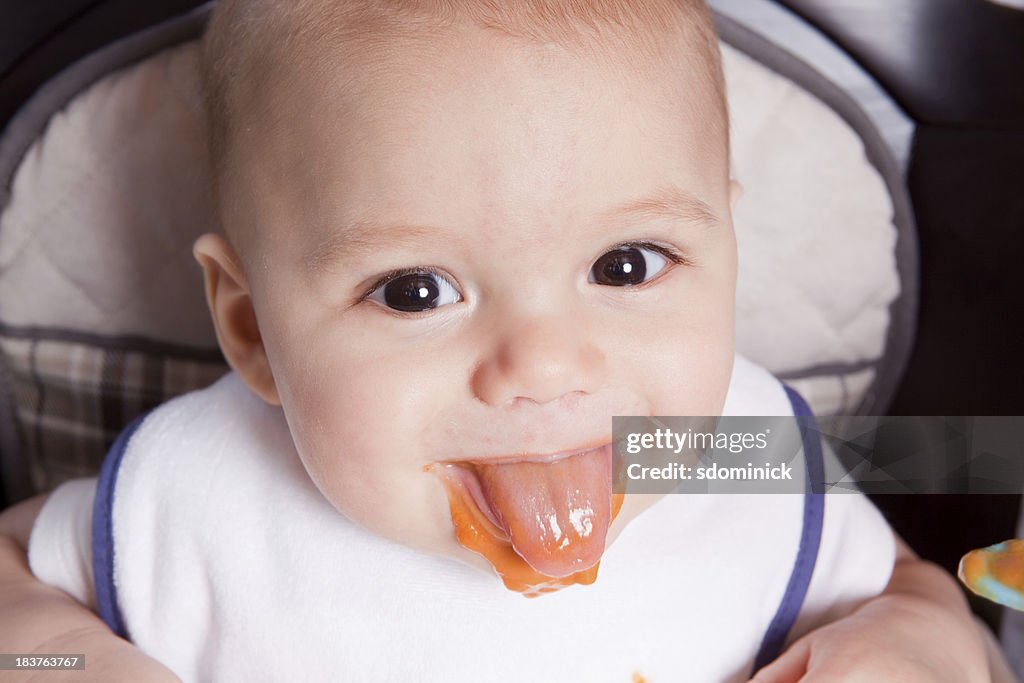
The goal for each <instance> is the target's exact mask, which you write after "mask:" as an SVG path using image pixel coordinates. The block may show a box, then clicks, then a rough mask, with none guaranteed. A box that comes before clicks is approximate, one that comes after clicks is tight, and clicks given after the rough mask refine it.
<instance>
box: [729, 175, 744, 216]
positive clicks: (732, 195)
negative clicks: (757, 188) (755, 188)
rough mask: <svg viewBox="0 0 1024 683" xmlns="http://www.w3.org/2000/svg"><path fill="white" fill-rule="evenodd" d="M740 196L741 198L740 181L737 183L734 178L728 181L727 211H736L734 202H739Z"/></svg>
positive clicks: (741, 188) (741, 187)
mask: <svg viewBox="0 0 1024 683" xmlns="http://www.w3.org/2000/svg"><path fill="white" fill-rule="evenodd" d="M742 196H743V185H741V184H740V181H738V180H736V179H735V178H733V179H732V180H730V181H729V210H730V211H735V210H736V202H738V201H739V200H740V197H742Z"/></svg>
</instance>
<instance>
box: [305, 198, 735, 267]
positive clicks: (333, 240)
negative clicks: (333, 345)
mask: <svg viewBox="0 0 1024 683" xmlns="http://www.w3.org/2000/svg"><path fill="white" fill-rule="evenodd" d="M629 218H632V219H633V220H637V219H640V220H643V219H651V218H668V219H675V220H681V221H683V222H685V223H690V224H693V225H695V226H697V227H701V228H712V227H714V226H716V225H718V223H719V220H718V218H717V216H715V213H714V212H713V211H712V210H711V207H710V206H708V205H707V204H706V203H705V202H703V201H701V200H700V199H698V198H696V197H694V196H693V195H692V194H690V193H689V192H686V191H685V190H682V189H680V188H678V187H674V186H666V187H662V188H660V189H659V190H657V191H656V192H653V193H651V194H650V195H647V196H644V197H640V198H639V199H631V200H629V201H626V202H623V203H622V204H619V205H617V206H614V207H612V208H611V209H609V210H607V211H605V212H603V213H601V214H599V216H598V219H597V222H598V223H599V224H602V225H611V226H615V225H617V224H619V223H620V221H622V220H623V219H629ZM457 238H458V235H457V233H454V232H449V231H447V230H444V229H442V228H438V227H433V226H427V225H416V224H409V223H397V224H396V223H378V222H375V221H359V222H356V223H352V224H349V225H347V226H345V227H344V228H342V229H340V230H335V231H332V232H331V234H330V235H328V236H327V237H326V238H325V239H324V240H322V241H321V242H320V243H319V244H317V245H316V246H315V247H314V248H313V249H312V250H311V252H310V254H309V256H308V257H307V259H306V262H307V265H308V267H309V269H310V270H311V271H312V272H314V273H316V272H323V271H326V270H328V269H330V267H331V266H332V265H334V264H335V263H337V262H338V261H341V260H342V259H358V258H360V257H362V256H366V255H369V254H372V253H374V252H376V251H380V250H381V249H384V248H396V247H397V248H406V249H409V250H415V249H416V248H422V247H423V246H424V245H426V244H429V243H435V244H436V243H438V242H440V243H442V244H443V243H445V242H446V241H448V240H451V239H457Z"/></svg>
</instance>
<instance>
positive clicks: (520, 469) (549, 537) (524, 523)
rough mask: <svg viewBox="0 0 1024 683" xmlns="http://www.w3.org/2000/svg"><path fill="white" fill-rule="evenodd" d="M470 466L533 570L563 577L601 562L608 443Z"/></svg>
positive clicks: (608, 515) (608, 514)
mask: <svg viewBox="0 0 1024 683" xmlns="http://www.w3.org/2000/svg"><path fill="white" fill-rule="evenodd" d="M474 469H475V470H476V474H477V478H478V479H479V481H480V487H481V489H482V493H483V496H484V498H485V499H486V502H487V503H488V504H489V506H490V508H491V512H493V514H494V516H495V517H496V518H497V519H496V521H497V522H498V525H499V526H500V527H501V528H502V529H504V530H505V533H507V534H508V536H509V539H510V540H511V543H512V547H513V548H514V549H515V551H516V553H518V554H519V556H520V557H522V558H523V559H524V560H526V562H527V563H529V565H530V566H531V567H533V568H534V569H535V570H537V571H538V572H540V573H541V574H545V575H547V576H553V577H562V576H569V575H571V574H573V573H575V572H579V571H582V570H584V569H588V568H590V567H592V566H594V565H596V564H597V563H598V562H599V561H600V559H601V555H602V554H603V553H604V544H605V536H607V534H608V527H609V525H610V524H611V520H612V511H611V495H612V461H611V448H610V447H607V446H604V447H600V448H595V449H593V450H590V451H586V452H584V453H580V454H578V455H573V456H570V457H567V458H562V459H560V460H555V461H552V462H513V463H498V464H480V463H476V464H475V465H474Z"/></svg>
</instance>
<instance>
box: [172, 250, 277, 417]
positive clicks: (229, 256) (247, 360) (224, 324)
mask: <svg viewBox="0 0 1024 683" xmlns="http://www.w3.org/2000/svg"><path fill="white" fill-rule="evenodd" d="M192 255H193V256H195V259H196V261H199V265H200V266H202V268H203V280H204V281H205V283H206V303H207V305H208V306H209V307H210V315H211V316H212V317H213V325H214V327H215V328H216V330H217V341H218V342H219V343H220V349H221V351H223V352H224V357H225V358H226V359H227V361H228V364H229V365H230V366H231V367H232V369H234V371H235V372H237V373H238V375H239V376H240V377H241V378H242V380H243V381H244V382H245V383H246V384H247V385H248V386H249V388H250V389H252V391H253V392H254V393H255V394H256V395H258V396H259V397H260V398H262V399H263V400H264V401H266V402H267V403H269V404H271V405H281V399H280V397H279V395H278V393H277V385H276V384H275V383H274V375H273V374H272V373H271V371H270V362H269V361H268V360H267V351H266V349H265V348H264V346H263V338H262V337H261V336H260V329H259V325H258V324H257V322H256V311H255V309H254V308H253V305H252V294H251V292H250V289H249V283H248V280H246V278H245V273H244V272H243V270H242V267H241V266H240V265H239V260H238V257H237V256H236V255H235V250H234V249H232V247H231V245H230V244H229V243H228V241H227V240H226V239H224V238H223V237H222V236H220V235H215V234H212V233H208V234H206V235H202V236H201V237H200V238H199V239H197V240H196V243H195V245H194V246H193V247H192Z"/></svg>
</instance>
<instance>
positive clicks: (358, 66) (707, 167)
mask: <svg viewBox="0 0 1024 683" xmlns="http://www.w3.org/2000/svg"><path fill="white" fill-rule="evenodd" d="M204 57H205V67H204V68H205V73H204V84H205V89H206V94H207V98H208V102H209V105H210V107H209V109H210V120H211V140H212V150H213V159H214V166H215V177H216V192H217V199H218V204H219V217H220V224H221V225H222V227H223V233H224V234H222V235H215V234H209V235H204V236H203V237H201V238H200V239H199V240H198V241H197V242H196V244H195V255H196V258H197V259H198V261H199V262H200V264H201V266H202V268H203V272H204V276H205V281H206V293H207V299H208V303H209V307H210V311H211V314H212V317H213V321H214V323H215V326H216V330H217V336H218V339H219V342H220V346H221V349H222V350H223V352H224V355H225V357H226V358H227V360H228V362H229V363H230V364H231V366H232V368H233V370H234V373H233V374H232V375H229V376H228V377H227V378H226V379H224V380H222V381H221V382H219V383H218V384H217V385H215V386H214V387H212V388H210V389H208V390H205V391H204V392H200V393H198V394H194V395H191V396H189V397H185V398H184V399H179V400H177V401H175V402H172V403H170V404H168V405H167V406H165V407H162V408H160V409H158V410H157V411H155V412H154V413H153V414H151V415H150V416H149V417H147V418H146V420H145V421H144V422H142V423H141V426H139V425H135V426H134V427H133V428H132V429H130V430H129V432H126V434H125V435H123V436H122V438H121V439H120V440H119V443H118V444H116V445H115V448H114V449H113V451H112V453H111V456H109V457H108V459H107V462H106V464H105V465H104V471H103V473H102V474H101V476H100V478H99V482H98V484H97V482H96V481H95V480H88V481H81V482H75V483H73V484H70V485H66V486H65V487H64V488H63V489H61V490H59V491H58V492H57V493H55V494H54V495H53V496H52V497H51V499H50V500H49V501H48V503H47V505H46V506H45V507H44V508H43V510H42V512H41V514H40V515H39V518H38V521H37V522H36V526H35V529H34V531H33V535H32V541H31V545H32V548H31V556H32V567H33V569H34V570H35V571H36V573H37V575H39V576H40V577H41V578H44V579H46V580H47V581H49V582H51V583H53V584H55V585H58V586H60V587H62V588H64V589H65V590H67V591H68V592H70V593H72V594H74V595H76V596H77V597H78V598H79V599H80V600H81V601H82V602H84V603H86V604H91V605H94V606H95V607H96V609H97V610H98V611H99V612H100V613H101V614H102V615H103V616H104V619H105V620H106V622H107V624H108V625H109V626H110V627H111V628H112V629H113V630H115V631H119V632H120V633H121V634H122V635H124V636H126V637H129V638H130V639H131V640H132V642H134V643H135V644H136V645H138V646H139V647H140V648H141V649H142V650H143V651H144V652H146V653H148V654H150V655H151V656H153V657H154V658H156V659H157V660H159V661H161V662H163V663H164V664H166V665H167V666H168V667H169V668H171V669H172V670H173V671H174V672H175V674H176V675H178V676H180V677H182V678H183V679H186V680H200V679H202V680H472V681H479V680H517V681H518V680H530V681H534V680H536V681H546V680H549V681H599V680H600V681H605V680H607V681H623V682H625V681H630V680H651V681H683V680H685V681H701V682H704V681H708V682H712V681H716V682H717V681H744V680H748V679H749V678H750V677H751V676H752V675H753V671H754V669H755V668H757V667H758V666H760V665H761V664H763V663H765V662H766V661H769V660H771V659H773V658H775V657H776V656H777V655H779V653H780V651H781V649H782V646H783V645H784V644H788V643H793V642H794V641H795V645H793V646H792V647H791V648H789V649H788V650H787V651H786V652H785V654H782V656H781V657H779V658H778V659H776V661H775V663H774V664H771V665H769V666H767V667H765V668H762V669H761V670H760V673H758V674H757V678H756V680H758V681H763V682H775V681H796V680H798V679H799V680H807V681H811V680H814V681H837V680H844V681H872V682H874V681H879V680H896V679H898V680H901V681H950V682H952V681H963V682H971V683H975V682H977V683H981V682H982V681H986V680H988V667H987V664H986V660H985V651H984V646H983V644H982V640H981V635H980V633H979V632H977V631H976V630H975V627H974V624H973V623H972V621H971V618H970V616H969V613H968V612H967V610H966V606H965V602H964V600H963V597H962V596H961V595H960V593H959V591H958V589H957V588H956V587H955V584H954V583H953V581H952V580H951V579H950V578H949V577H947V576H946V575H944V574H943V573H941V572H940V571H939V570H938V569H937V568H935V567H933V566H930V565H927V564H925V563H922V562H919V561H917V560H916V559H915V558H914V557H913V556H912V554H910V552H909V551H908V550H907V549H906V548H905V547H904V546H903V545H902V544H901V543H900V542H899V541H898V539H897V540H896V542H895V543H894V541H893V536H892V534H891V532H890V531H889V530H888V527H887V526H886V525H885V523H884V521H883V520H882V519H881V516H880V515H879V514H878V512H877V511H876V510H875V509H874V508H873V507H872V506H871V505H870V503H868V502H867V501H866V500H865V499H864V498H862V497H860V496H856V495H850V496H839V495H835V496H827V497H824V498H825V499H824V500H822V497H820V496H819V497H817V498H815V497H812V496H768V495H750V496H721V495H708V496H681V495H676V496H665V497H657V496H641V495H634V494H627V495H625V496H622V495H621V494H616V493H613V490H612V484H611V445H610V444H611V440H612V439H611V420H610V418H611V416H613V415H718V414H722V413H723V412H725V413H732V414H736V413H742V412H749V413H751V414H758V413H760V414H789V413H790V402H789V400H787V398H786V397H787V394H786V392H785V391H784V390H783V388H782V387H781V385H779V384H778V383H777V382H776V381H775V380H773V379H771V378H770V377H768V376H767V375H766V374H765V373H764V372H763V371H760V370H759V369H757V368H756V367H754V366H752V365H750V364H749V363H748V362H746V361H744V360H742V359H740V358H737V357H736V356H735V354H734V343H733V340H734V334H733V325H734V294H735V283H736V246H735V238H734V233H733V227H732V223H731V216H730V209H731V202H732V201H733V200H734V199H735V198H736V195H737V187H738V186H737V185H736V184H735V183H731V182H730V175H729V161H728V160H729V148H728V123H727V122H728V118H727V114H726V106H725V101H724V96H723V84H722V75H721V66H720V62H719V55H718V47H717V41H716V38H715V35H714V31H713V28H712V25H711V22H710V19H709V16H708V12H707V10H706V8H705V7H704V6H703V5H702V4H701V3H700V2H698V1H697V0H650V1H647V2H623V1H620V2H615V1H613V0H594V1H591V2H575V1H572V2H571V1H569V0H529V1H517V2H508V3H500V2H494V1H491V0H476V1H473V0H465V1H462V0H454V1H452V2H420V1H415V0H405V1H400V0H395V1H393V2H382V1H369V0H345V1H335V2H330V1H327V0H296V1H289V2H284V1H274V0H222V2H220V3H219V5H218V7H217V9H216V12H215V15H214V18H213V20H212V24H211V26H210V28H209V31H208V35H207V39H206V44H205V53H204ZM757 397H760V398H757ZM792 400H793V402H794V405H795V406H797V407H798V408H799V406H800V402H799V399H798V398H796V397H792ZM774 411H782V412H774ZM811 450H813V449H811ZM115 492H116V495H115ZM815 501H816V502H815ZM815 505H817V506H818V507H814V506H815ZM822 505H823V506H824V522H823V523H822V521H821V518H820V515H821V510H822V508H821V506H822ZM91 510H95V511H96V516H95V517H94V518H93V524H92V527H91V528H90V529H85V530H84V531H83V530H77V531H76V529H75V527H76V525H78V524H79V523H80V520H82V519H83V518H87V517H88V515H89V513H90V511H91ZM815 510H816V511H817V512H815ZM339 513H340V514H339ZM76 520H78V521H76ZM815 524H817V526H816V527H815V526H814V525H815ZM809 529H811V530H813V529H817V530H818V531H820V537H819V536H817V535H816V534H817V532H813V533H812V532H811V531H808V530H809ZM0 530H2V528H0ZM68 548H77V549H78V550H77V551H73V550H69V549H68ZM894 549H895V552H894ZM91 553H96V556H95V557H92V558H89V555H90V554H91ZM66 557H71V558H72V559H71V561H70V562H68V561H66V560H65V559H62V558H66ZM93 567H95V568H96V573H95V575H92V572H91V568H93ZM812 568H813V570H814V571H813V578H812V575H811V570H812ZM480 570H483V571H480ZM496 572H497V575H498V576H500V577H501V579H502V580H501V581H499V580H498V578H496V576H495V574H496ZM574 584H592V585H574ZM94 585H95V592H94V591H93V586H94ZM508 589H511V590H508ZM519 593H525V594H527V595H533V596H539V597H537V598H536V599H533V600H524V599H523V597H521V595H519ZM542 593H544V595H541V594H542ZM26 623H27V622H26ZM780 624H782V627H781V628H780ZM814 629H817V630H814ZM804 634H806V635H804ZM801 636H803V637H801ZM72 642H73V641H72ZM87 661H88V660H87ZM805 673H806V674H807V676H806V677H805V678H801V677H802V676H804V674H805Z"/></svg>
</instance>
